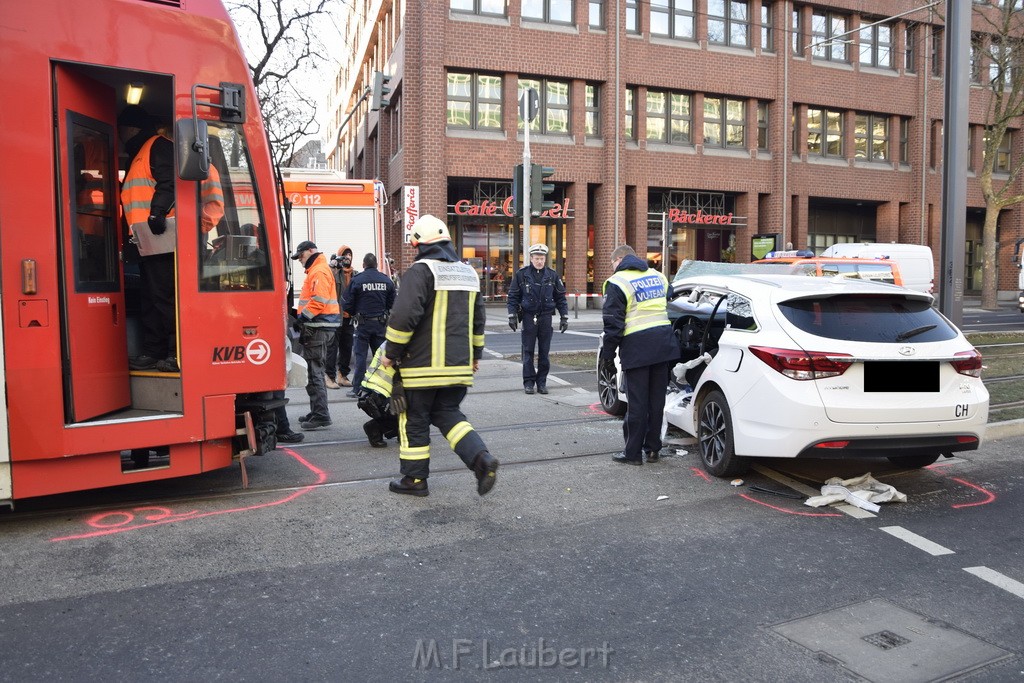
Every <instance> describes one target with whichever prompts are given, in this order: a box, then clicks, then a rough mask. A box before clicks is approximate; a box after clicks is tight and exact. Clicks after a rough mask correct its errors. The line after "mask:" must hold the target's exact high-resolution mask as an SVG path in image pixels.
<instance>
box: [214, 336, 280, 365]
mask: <svg viewBox="0 0 1024 683" xmlns="http://www.w3.org/2000/svg"><path fill="white" fill-rule="evenodd" d="M268 360H270V344H268V343H267V342H266V341H265V340H263V339H259V338H257V339H253V340H252V341H250V342H249V343H248V345H246V346H242V345H241V344H239V345H238V346H215V347H213V358H212V359H211V363H212V364H213V365H236V364H238V363H244V362H245V361H249V362H250V363H252V364H253V365H263V364H264V363H266V362H267V361H268Z"/></svg>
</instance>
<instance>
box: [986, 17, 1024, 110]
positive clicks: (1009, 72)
mask: <svg viewBox="0 0 1024 683" xmlns="http://www.w3.org/2000/svg"><path fill="white" fill-rule="evenodd" d="M1021 1H1022V2H1024V0H1021ZM1022 51H1024V45H1022V44H1021V42H1020V41H1019V40H1010V39H1007V38H1002V39H995V38H993V39H992V41H991V42H990V43H989V49H988V58H989V64H988V78H989V82H990V83H991V84H992V85H995V84H997V83H1000V82H1001V83H1002V85H1003V89H1004V90H1010V89H1012V88H1013V82H1014V80H1015V79H1017V78H1018V77H1019V69H1020V68H1021V67H1020V59H1021V57H1020V55H1021V54H1022Z"/></svg>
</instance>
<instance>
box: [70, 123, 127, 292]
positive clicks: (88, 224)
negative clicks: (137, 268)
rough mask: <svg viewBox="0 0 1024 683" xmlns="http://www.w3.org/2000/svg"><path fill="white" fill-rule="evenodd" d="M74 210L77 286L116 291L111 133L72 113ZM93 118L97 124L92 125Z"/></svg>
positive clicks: (100, 125) (116, 271)
mask: <svg viewBox="0 0 1024 683" xmlns="http://www.w3.org/2000/svg"><path fill="white" fill-rule="evenodd" d="M70 123H71V125H70V131H71V154H72V168H73V169H74V171H73V173H72V178H71V188H72V196H71V216H72V222H73V226H72V231H73V240H74V241H73V244H72V253H73V258H74V264H75V289H76V291H79V292H108V291H116V290H117V289H118V287H119V283H118V265H117V256H116V255H117V235H116V234H115V232H114V225H115V221H114V216H115V214H114V201H113V196H114V192H113V184H112V180H111V169H112V168H113V163H112V161H111V159H112V154H113V138H112V137H111V131H110V130H103V128H105V126H103V124H100V122H98V121H97V122H91V120H90V119H86V118H85V117H81V116H77V115H72V120H71V122H70ZM93 123H95V124H96V125H93Z"/></svg>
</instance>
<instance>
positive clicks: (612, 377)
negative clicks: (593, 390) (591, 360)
mask: <svg viewBox="0 0 1024 683" xmlns="http://www.w3.org/2000/svg"><path fill="white" fill-rule="evenodd" d="M597 395H598V396H599V397H600V398H601V408H603V409H604V412H606V413H608V414H609V415H614V416H615V417H622V416H623V415H625V414H626V405H627V404H626V402H625V401H620V400H619V373H618V372H616V370H615V365H614V364H610V363H604V362H602V361H601V359H600V357H599V358H598V359H597Z"/></svg>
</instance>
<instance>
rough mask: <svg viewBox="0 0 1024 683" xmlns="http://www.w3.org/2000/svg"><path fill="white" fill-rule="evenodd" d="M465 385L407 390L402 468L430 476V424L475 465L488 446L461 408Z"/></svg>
mask: <svg viewBox="0 0 1024 683" xmlns="http://www.w3.org/2000/svg"><path fill="white" fill-rule="evenodd" d="M465 397H466V387H463V386H456V387H437V388H434V389H409V388H406V390H405V398H406V400H407V401H408V404H409V405H408V408H407V409H406V411H405V412H404V413H402V414H401V415H399V416H398V447H399V451H398V455H399V458H400V459H401V465H402V467H401V472H402V474H403V475H405V476H407V477H412V478H414V479H426V478H427V477H428V476H430V425H434V426H435V427H437V428H438V429H439V430H440V431H441V434H443V435H444V438H445V439H447V440H448V445H449V446H451V449H452V450H453V451H455V454H456V455H458V456H459V457H460V458H462V462H464V463H466V467H468V468H470V469H472V468H473V462H474V461H475V460H476V457H477V456H478V455H479V454H480V453H481V452H483V451H486V450H487V446H485V445H484V442H483V439H481V438H480V435H479V434H477V433H476V431H475V430H474V429H473V425H471V424H469V422H467V421H466V416H465V415H463V414H462V411H461V410H460V409H459V406H460V404H461V403H462V399H463V398H465Z"/></svg>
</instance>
